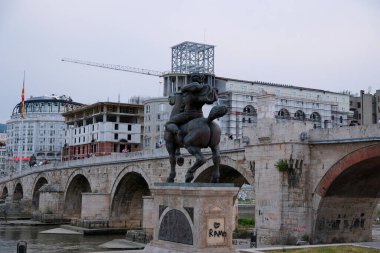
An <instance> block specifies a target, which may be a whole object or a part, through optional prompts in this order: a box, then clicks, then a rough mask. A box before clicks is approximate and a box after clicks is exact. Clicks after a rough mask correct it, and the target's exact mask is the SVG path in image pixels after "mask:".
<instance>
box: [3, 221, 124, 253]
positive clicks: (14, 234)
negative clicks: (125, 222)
mask: <svg viewBox="0 0 380 253" xmlns="http://www.w3.org/2000/svg"><path fill="white" fill-rule="evenodd" d="M56 227H57V226H8V225H0V253H15V252H17V250H16V249H17V242H19V241H20V240H23V241H26V242H27V244H28V245H27V252H28V253H69V252H73V253H75V252H77V253H78V252H95V251H106V249H102V248H100V247H98V246H99V245H100V244H103V243H105V242H108V241H111V240H113V239H121V238H125V235H122V234H121V235H91V236H90V235H88V236H84V235H62V234H40V233H39V232H41V231H45V230H48V229H52V228H56Z"/></svg>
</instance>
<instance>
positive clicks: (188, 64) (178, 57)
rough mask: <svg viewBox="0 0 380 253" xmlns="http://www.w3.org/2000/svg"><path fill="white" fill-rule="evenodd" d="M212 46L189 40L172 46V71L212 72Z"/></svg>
mask: <svg viewBox="0 0 380 253" xmlns="http://www.w3.org/2000/svg"><path fill="white" fill-rule="evenodd" d="M214 48H215V46H212V45H207V44H201V43H194V42H189V41H185V42H182V43H181V44H178V45H176V46H173V47H172V72H173V73H183V74H191V73H203V74H214Z"/></svg>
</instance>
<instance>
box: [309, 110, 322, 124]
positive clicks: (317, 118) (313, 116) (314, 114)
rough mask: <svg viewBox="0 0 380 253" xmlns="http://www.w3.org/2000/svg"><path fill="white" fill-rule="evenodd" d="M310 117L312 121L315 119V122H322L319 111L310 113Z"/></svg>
mask: <svg viewBox="0 0 380 253" xmlns="http://www.w3.org/2000/svg"><path fill="white" fill-rule="evenodd" d="M310 119H311V120H312V121H315V122H321V115H319V113H317V112H313V113H312V114H311V115H310Z"/></svg>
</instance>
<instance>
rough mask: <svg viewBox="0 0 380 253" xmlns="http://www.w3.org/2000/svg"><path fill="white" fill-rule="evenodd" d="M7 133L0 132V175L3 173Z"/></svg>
mask: <svg viewBox="0 0 380 253" xmlns="http://www.w3.org/2000/svg"><path fill="white" fill-rule="evenodd" d="M6 142H7V134H6V133H2V132H0V176H2V175H3V174H4V173H5V166H6V158H7V155H6V154H7V153H6Z"/></svg>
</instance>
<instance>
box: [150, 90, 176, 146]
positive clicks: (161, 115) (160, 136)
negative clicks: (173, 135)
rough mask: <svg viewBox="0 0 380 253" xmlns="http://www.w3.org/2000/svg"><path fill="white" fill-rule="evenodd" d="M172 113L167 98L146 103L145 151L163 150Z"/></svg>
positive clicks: (153, 99) (154, 99)
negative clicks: (165, 134)
mask: <svg viewBox="0 0 380 253" xmlns="http://www.w3.org/2000/svg"><path fill="white" fill-rule="evenodd" d="M170 112H171V106H170V105H169V102H168V98H167V97H160V98H151V99H147V100H145V101H144V138H143V141H144V149H156V148H161V147H162V146H163V144H164V142H165V141H164V130H165V123H166V122H167V121H168V119H169V116H170Z"/></svg>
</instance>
